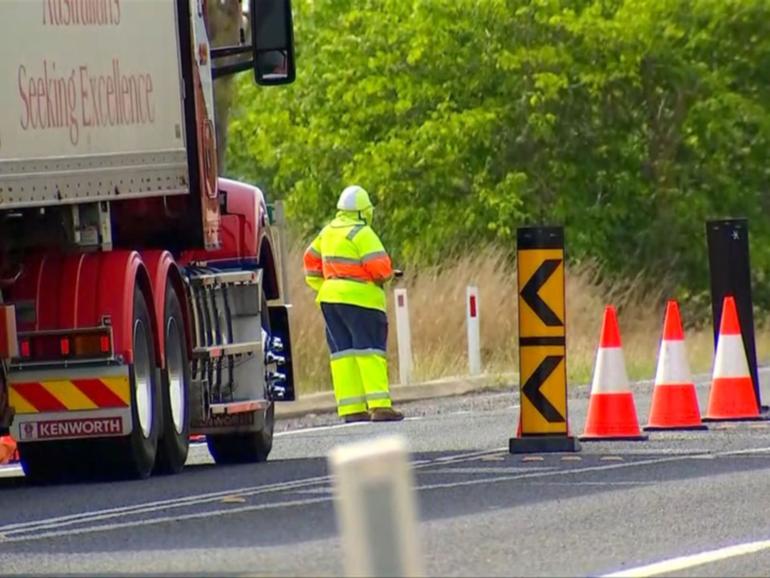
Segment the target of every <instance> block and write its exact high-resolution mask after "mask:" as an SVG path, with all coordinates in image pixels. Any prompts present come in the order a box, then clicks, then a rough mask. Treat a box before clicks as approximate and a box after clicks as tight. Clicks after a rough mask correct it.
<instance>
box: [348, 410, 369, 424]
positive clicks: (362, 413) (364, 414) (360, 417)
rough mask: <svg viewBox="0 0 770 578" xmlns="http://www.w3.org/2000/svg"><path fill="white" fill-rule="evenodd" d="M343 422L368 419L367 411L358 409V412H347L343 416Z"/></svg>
mask: <svg viewBox="0 0 770 578" xmlns="http://www.w3.org/2000/svg"><path fill="white" fill-rule="evenodd" d="M343 418H344V420H345V423H356V422H360V421H369V419H370V418H369V413H368V412H365V411H359V412H358V413H349V414H348V415H346V416H343Z"/></svg>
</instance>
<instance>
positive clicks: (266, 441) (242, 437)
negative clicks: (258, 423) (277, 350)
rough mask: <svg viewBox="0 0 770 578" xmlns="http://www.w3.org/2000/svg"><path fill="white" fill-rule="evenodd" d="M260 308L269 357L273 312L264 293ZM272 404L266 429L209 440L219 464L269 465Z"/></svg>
mask: <svg viewBox="0 0 770 578" xmlns="http://www.w3.org/2000/svg"><path fill="white" fill-rule="evenodd" d="M260 308H261V310H262V311H261V315H262V316H261V322H262V355H264V356H267V340H268V338H269V336H270V312H269V311H268V309H267V299H266V298H265V293H264V291H263V292H262V298H261V304H260ZM262 381H263V383H264V384H265V399H269V397H268V392H267V376H263V377H262ZM268 403H269V405H268V406H267V409H266V410H265V421H264V425H263V426H262V429H260V430H258V431H253V432H247V433H237V434H228V435H209V436H206V444H207V445H208V448H209V453H210V454H211V457H212V458H214V461H215V462H216V463H218V464H244V463H255V462H264V461H267V456H268V455H269V454H270V450H272V449H273V429H274V428H275V404H274V403H273V402H272V401H269V402H268Z"/></svg>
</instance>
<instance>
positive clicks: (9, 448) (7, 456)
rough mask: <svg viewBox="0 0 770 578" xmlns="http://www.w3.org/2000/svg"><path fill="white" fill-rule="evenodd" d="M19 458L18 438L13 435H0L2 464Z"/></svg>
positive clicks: (0, 460) (0, 458) (0, 462)
mask: <svg viewBox="0 0 770 578" xmlns="http://www.w3.org/2000/svg"><path fill="white" fill-rule="evenodd" d="M17 460H18V454H17V451H16V440H14V439H13V438H12V437H11V436H0V465H2V464H7V463H10V462H14V461H17Z"/></svg>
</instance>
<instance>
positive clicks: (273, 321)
mask: <svg viewBox="0 0 770 578" xmlns="http://www.w3.org/2000/svg"><path fill="white" fill-rule="evenodd" d="M289 307H291V305H270V306H269V307H268V311H269V313H270V331H271V333H272V334H273V337H277V338H278V339H280V340H281V342H282V343H283V351H281V352H280V353H279V355H282V356H283V357H284V358H285V359H286V363H285V364H284V365H282V366H281V367H280V371H281V373H283V374H284V375H286V381H285V385H284V387H285V388H286V393H285V395H284V397H283V398H282V399H281V401H294V400H296V393H295V390H294V363H293V359H292V354H291V332H290V329H289Z"/></svg>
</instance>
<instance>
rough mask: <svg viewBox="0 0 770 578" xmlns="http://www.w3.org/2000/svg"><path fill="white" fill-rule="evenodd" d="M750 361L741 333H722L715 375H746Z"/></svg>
mask: <svg viewBox="0 0 770 578" xmlns="http://www.w3.org/2000/svg"><path fill="white" fill-rule="evenodd" d="M748 375H750V374H749V363H748V361H746V350H745V349H744V348H743V338H742V337H741V336H740V335H720V336H719V341H718V343H717V355H716V359H715V360H714V377H746V376H748Z"/></svg>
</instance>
